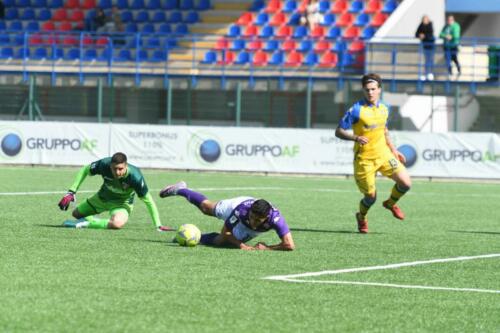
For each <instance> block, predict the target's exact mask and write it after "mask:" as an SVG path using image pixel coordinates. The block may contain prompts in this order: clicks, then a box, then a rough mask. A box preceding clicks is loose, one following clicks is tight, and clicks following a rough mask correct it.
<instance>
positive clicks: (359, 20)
mask: <svg viewBox="0 0 500 333" xmlns="http://www.w3.org/2000/svg"><path fill="white" fill-rule="evenodd" d="M368 22H370V15H368V14H366V13H362V14H359V15H358V16H357V17H356V19H355V20H354V25H355V26H358V27H364V26H366V25H367V24H368Z"/></svg>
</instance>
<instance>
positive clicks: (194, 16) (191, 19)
mask: <svg viewBox="0 0 500 333" xmlns="http://www.w3.org/2000/svg"><path fill="white" fill-rule="evenodd" d="M199 20H200V15H199V14H198V12H195V11H190V12H188V13H187V15H186V18H185V19H184V22H185V23H187V24H194V23H196V22H198V21H199Z"/></svg>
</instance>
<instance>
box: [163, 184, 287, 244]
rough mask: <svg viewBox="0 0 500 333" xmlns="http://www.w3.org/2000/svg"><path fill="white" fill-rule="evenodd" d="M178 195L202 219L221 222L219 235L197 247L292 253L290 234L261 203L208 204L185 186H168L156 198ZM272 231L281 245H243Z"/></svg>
mask: <svg viewBox="0 0 500 333" xmlns="http://www.w3.org/2000/svg"><path fill="white" fill-rule="evenodd" d="M174 195H180V196H182V197H184V198H186V199H187V200H188V201H189V202H190V203H192V204H193V205H195V206H196V207H198V209H199V210H200V211H201V212H202V213H203V214H205V215H209V216H215V217H217V218H219V219H221V220H223V221H224V226H223V227H222V231H221V232H220V233H216V232H214V233H210V234H203V235H202V236H201V240H200V243H201V244H204V245H214V246H231V247H237V248H240V249H242V250H282V251H291V250H293V249H295V244H294V242H293V238H292V234H291V232H290V229H289V228H288V225H287V224H286V221H285V219H284V218H283V216H281V213H280V211H279V210H278V209H276V208H274V207H273V206H271V204H270V203H269V202H267V201H266V200H263V199H255V198H252V197H237V198H233V199H227V200H220V201H210V200H208V199H207V198H206V197H205V196H204V195H203V194H201V193H198V192H195V191H193V190H191V189H189V188H187V185H186V183H185V182H182V181H181V182H178V183H176V184H174V185H168V186H166V187H165V188H164V189H163V190H161V191H160V197H162V198H166V197H170V196H174ZM269 230H274V231H275V232H276V234H277V235H278V237H279V238H280V239H281V243H279V244H275V245H267V244H265V243H263V242H259V243H257V244H256V245H255V246H250V245H247V244H245V243H246V242H248V241H249V240H251V239H253V238H255V237H257V236H258V235H259V234H261V233H263V232H266V231H269Z"/></svg>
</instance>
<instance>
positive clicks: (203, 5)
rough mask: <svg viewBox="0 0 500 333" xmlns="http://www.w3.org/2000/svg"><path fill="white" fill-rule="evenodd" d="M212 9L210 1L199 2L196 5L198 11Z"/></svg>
mask: <svg viewBox="0 0 500 333" xmlns="http://www.w3.org/2000/svg"><path fill="white" fill-rule="evenodd" d="M210 8H212V5H211V4H210V0H199V1H198V4H197V5H195V8H194V9H196V10H208V9H210Z"/></svg>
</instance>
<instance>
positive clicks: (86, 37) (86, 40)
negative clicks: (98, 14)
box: [82, 34, 94, 46]
mask: <svg viewBox="0 0 500 333" xmlns="http://www.w3.org/2000/svg"><path fill="white" fill-rule="evenodd" d="M93 44H94V39H93V38H92V36H90V35H88V34H85V35H83V36H82V45H83V46H89V45H93Z"/></svg>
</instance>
